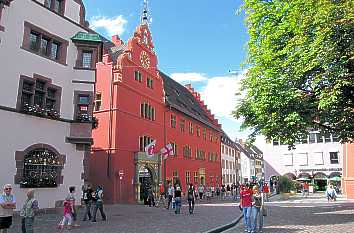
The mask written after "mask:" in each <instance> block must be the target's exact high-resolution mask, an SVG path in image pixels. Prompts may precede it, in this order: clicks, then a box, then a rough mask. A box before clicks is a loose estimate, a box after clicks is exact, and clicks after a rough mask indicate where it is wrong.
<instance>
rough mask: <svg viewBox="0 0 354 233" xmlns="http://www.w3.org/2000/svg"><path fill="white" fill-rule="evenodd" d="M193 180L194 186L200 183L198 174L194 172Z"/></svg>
mask: <svg viewBox="0 0 354 233" xmlns="http://www.w3.org/2000/svg"><path fill="white" fill-rule="evenodd" d="M193 179H194V184H198V181H199V178H198V172H193Z"/></svg>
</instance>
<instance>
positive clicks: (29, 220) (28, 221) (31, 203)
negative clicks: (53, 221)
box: [20, 189, 39, 233]
mask: <svg viewBox="0 0 354 233" xmlns="http://www.w3.org/2000/svg"><path fill="white" fill-rule="evenodd" d="M38 209H39V206H38V201H37V200H36V199H35V198H34V189H29V190H28V191H27V200H26V201H25V203H24V204H23V206H22V209H21V212H20V216H21V217H22V219H21V225H22V233H33V224H34V216H35V215H36V214H37V212H38Z"/></svg>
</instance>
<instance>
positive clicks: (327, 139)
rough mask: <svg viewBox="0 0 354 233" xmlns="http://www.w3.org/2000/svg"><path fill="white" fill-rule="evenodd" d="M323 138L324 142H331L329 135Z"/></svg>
mask: <svg viewBox="0 0 354 233" xmlns="http://www.w3.org/2000/svg"><path fill="white" fill-rule="evenodd" d="M324 138H325V142H331V141H332V140H331V134H330V133H325V135H324Z"/></svg>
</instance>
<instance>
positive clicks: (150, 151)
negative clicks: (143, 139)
mask: <svg viewBox="0 0 354 233" xmlns="http://www.w3.org/2000/svg"><path fill="white" fill-rule="evenodd" d="M155 145H156V140H154V141H152V142H151V143H150V144H149V145H147V146H146V147H145V153H146V156H153V155H154V154H155Z"/></svg>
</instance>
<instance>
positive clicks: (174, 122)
mask: <svg viewBox="0 0 354 233" xmlns="http://www.w3.org/2000/svg"><path fill="white" fill-rule="evenodd" d="M176 124H177V120H176V115H173V114H171V127H172V128H176Z"/></svg>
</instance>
